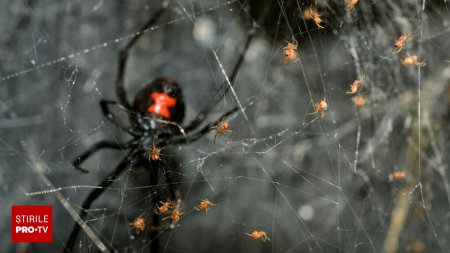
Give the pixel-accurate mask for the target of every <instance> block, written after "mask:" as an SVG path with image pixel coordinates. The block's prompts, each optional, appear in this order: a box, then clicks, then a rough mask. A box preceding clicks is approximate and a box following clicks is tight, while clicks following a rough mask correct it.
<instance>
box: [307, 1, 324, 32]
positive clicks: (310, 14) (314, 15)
mask: <svg viewBox="0 0 450 253" xmlns="http://www.w3.org/2000/svg"><path fill="white" fill-rule="evenodd" d="M303 18H304V19H305V20H310V19H312V20H313V21H314V23H316V25H317V27H319V28H324V27H323V26H321V25H320V23H322V19H321V18H320V13H319V12H318V11H317V8H316V7H315V6H314V5H312V4H311V5H310V6H309V9H304V10H303Z"/></svg>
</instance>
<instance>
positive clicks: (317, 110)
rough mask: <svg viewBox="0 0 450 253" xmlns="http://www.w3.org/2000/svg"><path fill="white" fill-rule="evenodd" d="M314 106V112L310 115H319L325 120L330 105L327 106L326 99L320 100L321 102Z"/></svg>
mask: <svg viewBox="0 0 450 253" xmlns="http://www.w3.org/2000/svg"><path fill="white" fill-rule="evenodd" d="M313 106H314V112H313V113H309V114H310V115H313V114H319V115H320V117H321V118H323V117H324V116H325V111H326V110H327V109H328V104H327V101H326V99H322V100H320V102H318V103H315V104H314V105H313Z"/></svg>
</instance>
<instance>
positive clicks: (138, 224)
mask: <svg viewBox="0 0 450 253" xmlns="http://www.w3.org/2000/svg"><path fill="white" fill-rule="evenodd" d="M130 226H131V227H132V228H133V229H134V231H135V232H136V234H139V233H140V232H142V231H144V229H145V218H144V216H143V214H141V215H139V216H138V217H136V219H134V221H133V223H130Z"/></svg>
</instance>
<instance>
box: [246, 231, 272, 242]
mask: <svg viewBox="0 0 450 253" xmlns="http://www.w3.org/2000/svg"><path fill="white" fill-rule="evenodd" d="M245 234H246V235H248V236H250V237H251V238H252V239H253V240H261V241H263V242H265V241H270V238H269V237H268V236H267V234H266V232H264V231H262V230H253V232H252V233H251V234H249V233H245Z"/></svg>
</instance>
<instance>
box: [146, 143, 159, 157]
mask: <svg viewBox="0 0 450 253" xmlns="http://www.w3.org/2000/svg"><path fill="white" fill-rule="evenodd" d="M161 151H162V148H157V147H156V145H155V143H153V145H152V148H151V150H150V157H149V158H150V160H152V161H158V160H161V155H162V153H161Z"/></svg>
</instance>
